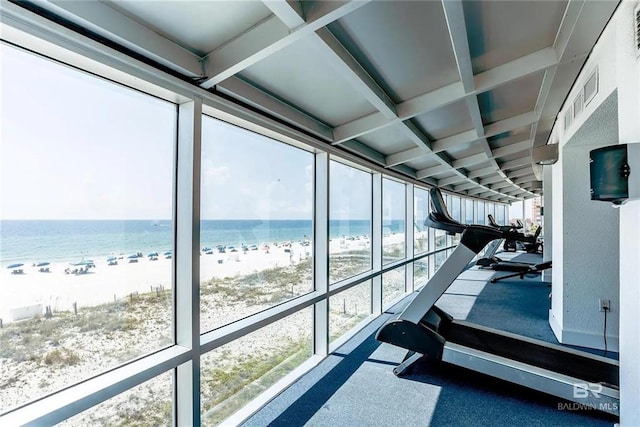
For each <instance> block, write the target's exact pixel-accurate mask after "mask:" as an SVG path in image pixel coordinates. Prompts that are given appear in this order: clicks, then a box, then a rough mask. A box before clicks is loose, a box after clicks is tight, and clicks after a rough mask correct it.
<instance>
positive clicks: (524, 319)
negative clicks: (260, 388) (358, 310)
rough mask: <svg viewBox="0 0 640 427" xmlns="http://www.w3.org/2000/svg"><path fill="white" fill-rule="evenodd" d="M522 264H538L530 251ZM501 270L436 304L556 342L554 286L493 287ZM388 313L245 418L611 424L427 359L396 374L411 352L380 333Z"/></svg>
mask: <svg viewBox="0 0 640 427" xmlns="http://www.w3.org/2000/svg"><path fill="white" fill-rule="evenodd" d="M501 257H502V256H501ZM517 260H518V261H521V262H529V261H532V262H539V259H536V258H535V257H529V256H528V254H527V255H525V254H523V255H522V256H521V255H518V259H517ZM494 274H496V275H503V274H505V273H503V272H498V273H496V272H494V271H491V270H480V269H478V268H475V267H474V268H472V269H469V270H467V271H465V272H464V273H462V274H461V275H460V278H459V279H458V280H457V281H456V282H455V283H454V284H453V285H452V286H451V287H450V288H449V289H448V291H447V293H446V294H445V295H443V297H442V298H441V299H440V300H439V301H438V303H437V305H438V306H439V307H440V308H442V309H444V310H445V311H447V312H448V313H449V314H451V315H452V316H453V317H454V318H457V319H465V320H468V321H471V322H474V323H478V324H482V325H485V326H490V327H493V328H497V329H501V330H506V331H509V332H513V333H517V334H521V335H525V336H528V337H533V338H537V339H541V340H545V341H548V342H554V343H555V342H557V341H556V339H555V337H554V335H553V333H552V331H551V329H550V327H549V325H548V320H547V319H548V310H549V292H550V286H549V283H547V282H542V281H541V280H540V276H536V277H525V279H524V280H520V279H519V278H514V279H510V280H505V281H501V282H497V283H495V284H490V283H487V282H488V280H489V279H490V278H491V277H492V276H493V275H494ZM410 298H411V297H408V298H406V299H405V300H404V301H402V302H400V303H399V304H397V305H396V306H395V307H393V308H392V309H391V310H389V311H388V312H386V313H384V314H383V315H381V316H380V317H378V318H377V319H376V320H374V321H373V322H372V323H371V324H369V325H368V326H367V327H366V328H364V329H363V330H362V331H360V332H359V333H358V334H357V335H356V336H355V337H354V338H353V339H351V340H349V342H347V343H346V344H345V345H343V346H342V347H340V348H339V349H338V350H337V351H336V352H334V353H332V354H331V355H329V357H327V359H325V360H324V361H323V362H322V363H320V364H319V365H318V366H317V367H316V368H314V369H313V370H311V371H310V372H309V373H307V374H306V375H304V376H303V377H302V378H300V379H299V380H298V381H297V382H295V383H294V384H293V385H292V386H291V387H289V388H288V389H287V390H285V391H284V392H283V393H281V394H280V395H279V396H277V397H276V398H275V399H273V400H272V401H271V402H270V403H269V404H267V405H266V406H265V407H264V408H262V409H261V410H260V411H258V412H257V413H256V414H254V415H253V416H252V417H251V418H249V419H248V420H247V421H246V422H245V424H244V425H245V426H247V427H255V426H287V427H292V426H303V425H305V426H324V427H326V426H349V427H356V426H399V427H400V426H402V427H407V426H499V425H504V426H612V425H614V423H615V421H616V420H615V419H614V418H612V417H609V416H606V415H602V414H600V413H597V412H594V411H570V410H563V409H562V408H559V403H560V402H559V399H557V398H554V397H551V396H547V395H544V394H542V393H538V392H535V391H531V390H529V389H526V388H523V387H519V386H515V385H511V384H509V383H506V382H503V381H500V380H497V379H494V378H491V377H488V376H485V375H482V374H477V373H474V372H470V371H466V370H464V369H461V368H457V367H454V366H450V365H446V364H443V363H438V362H433V361H427V360H424V359H422V360H420V361H418V362H417V363H416V364H415V365H414V366H413V367H412V368H411V369H410V370H409V372H407V373H406V374H405V375H404V376H402V377H396V376H395V375H394V374H393V372H392V371H393V368H394V367H395V366H396V365H397V364H398V363H400V362H401V361H402V360H403V358H404V356H405V354H406V352H405V350H403V349H400V348H397V347H394V346H392V345H389V344H384V343H380V342H378V341H377V340H376V339H375V332H376V331H377V329H378V328H379V327H380V326H382V325H383V324H384V322H386V321H387V320H388V319H389V318H391V317H392V316H393V314H394V313H396V312H398V311H399V310H401V309H402V307H403V306H404V304H406V301H407V300H408V299H410Z"/></svg>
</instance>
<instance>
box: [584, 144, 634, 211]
mask: <svg viewBox="0 0 640 427" xmlns="http://www.w3.org/2000/svg"><path fill="white" fill-rule="evenodd" d="M589 157H590V160H591V162H590V163H591V164H590V172H591V200H602V201H608V202H619V201H623V200H625V199H627V198H628V197H629V174H628V167H629V166H628V164H627V145H626V144H620V145H612V146H610V147H603V148H598V149H596V150H592V151H591V152H590V153H589Z"/></svg>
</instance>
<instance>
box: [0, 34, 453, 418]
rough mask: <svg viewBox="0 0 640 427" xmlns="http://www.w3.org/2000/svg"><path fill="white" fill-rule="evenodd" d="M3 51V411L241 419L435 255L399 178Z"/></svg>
mask: <svg viewBox="0 0 640 427" xmlns="http://www.w3.org/2000/svg"><path fill="white" fill-rule="evenodd" d="M2 49H3V54H5V51H6V52H9V53H7V54H6V55H5V56H4V58H3V61H4V62H3V66H4V64H5V63H6V64H10V62H11V61H13V60H16V61H17V62H16V64H17V65H16V66H15V69H12V68H11V67H9V66H8V67H5V68H4V69H3V76H2V78H3V80H5V79H8V80H6V81H8V82H10V84H4V82H3V90H4V89H5V88H6V89H7V90H4V92H3V94H2V101H3V105H11V107H12V108H11V109H4V110H3V112H2V114H3V117H2V123H3V126H2V157H0V165H1V166H2V168H1V169H2V174H3V175H2V178H3V179H2V195H1V196H0V197H2V200H1V201H2V204H1V207H2V210H1V211H0V215H1V217H0V219H1V220H2V228H1V229H0V233H1V237H2V239H0V253H1V256H0V259H1V261H2V265H1V267H2V269H0V274H2V276H1V277H2V283H0V292H1V293H2V294H0V309H1V310H2V313H1V314H0V319H2V323H1V326H2V327H1V328H0V344H1V346H0V365H1V366H2V369H1V371H0V381H2V384H3V386H2V387H1V388H0V397H2V403H1V404H0V405H1V406H0V417H3V416H4V415H5V413H6V411H10V412H13V413H16V412H21V411H22V412H23V413H28V412H30V409H31V407H32V406H31V405H36V404H39V403H41V402H45V404H46V405H50V406H51V408H52V409H51V410H52V411H54V412H55V411H56V410H58V409H59V406H64V410H63V411H60V413H64V414H65V416H67V414H68V415H71V414H75V415H73V416H72V417H71V418H69V419H68V420H66V421H65V423H66V424H67V425H97V424H113V425H132V424H133V425H170V424H171V423H172V422H173V419H172V418H173V416H174V415H175V414H177V413H178V412H179V411H181V412H182V414H184V413H185V410H186V411H187V412H190V411H191V410H192V409H193V413H198V414H199V415H200V417H201V419H202V425H216V424H224V423H225V422H226V421H228V420H229V418H228V417H230V416H231V417H234V416H235V415H234V414H238V413H239V414H240V415H239V416H238V418H233V419H234V420H241V419H242V408H243V407H244V406H245V405H246V404H247V403H249V402H255V400H254V399H258V401H260V399H268V398H269V396H273V395H274V394H275V393H277V392H278V391H279V389H278V387H282V384H284V383H283V382H281V380H282V379H283V378H285V377H286V378H287V379H286V380H285V381H291V378H293V377H292V376H288V374H290V373H291V372H293V371H296V368H299V367H301V366H305V362H306V361H310V360H311V356H312V355H314V354H315V355H317V356H324V355H325V354H326V351H327V349H328V348H330V347H329V345H328V344H329V343H331V345H332V346H334V347H335V346H337V345H339V344H340V343H341V342H344V340H345V339H346V338H348V337H349V336H350V333H351V334H352V333H353V332H354V327H356V326H358V325H360V324H362V321H364V320H370V319H371V317H372V316H371V315H372V314H379V313H380V312H381V310H383V309H384V308H386V307H388V306H389V305H390V304H391V303H392V302H394V301H397V300H398V299H399V298H401V297H402V296H403V295H405V294H406V293H407V292H408V291H410V290H411V288H412V285H414V286H415V287H419V286H422V285H424V283H425V282H426V280H427V279H428V277H429V267H430V266H433V265H434V264H437V266H439V265H441V264H442V263H443V262H444V260H445V259H446V255H447V252H446V251H441V252H439V253H438V254H437V255H433V253H432V252H430V251H433V249H434V248H435V249H438V250H442V249H445V248H446V247H447V246H448V245H449V244H450V243H451V241H448V240H447V236H446V235H445V233H444V232H442V231H440V230H437V231H435V233H434V230H429V229H428V228H427V227H425V226H424V219H425V218H426V216H427V215H428V212H429V208H428V203H429V196H428V192H427V191H426V190H425V188H424V187H419V186H418V185H417V183H415V181H412V180H411V179H409V178H406V177H403V176H401V175H398V174H395V173H393V172H391V171H383V170H381V169H380V168H377V169H376V167H375V166H372V165H369V166H367V165H365V164H363V163H362V162H360V163H358V162H356V160H357V159H354V158H351V159H347V158H346V157H348V156H345V155H344V154H340V153H334V152H333V151H332V152H331V154H330V155H329V154H328V153H326V152H323V151H322V150H321V149H318V148H317V147H315V148H312V147H308V146H306V145H304V144H302V143H297V145H295V146H294V145H290V144H293V143H292V142H291V141H290V140H287V141H288V142H289V143H290V144H285V143H283V142H281V141H277V140H275V139H270V138H267V137H266V136H264V135H262V134H260V133H259V131H260V129H259V128H258V127H257V126H256V128H253V127H251V126H248V127H249V128H251V130H249V129H247V128H241V127H238V126H237V125H236V124H237V122H235V121H234V120H230V119H229V117H227V116H225V120H229V121H230V122H233V123H236V124H231V123H230V122H225V121H221V120H220V119H218V118H214V116H216V117H217V115H216V114H215V110H214V109H213V108H210V109H209V110H207V111H205V113H206V114H205V115H201V114H200V110H199V109H198V108H196V107H194V108H193V110H192V111H193V116H189V111H191V110H189V109H188V108H183V107H184V106H185V105H193V106H196V105H199V104H198V102H199V101H198V99H199V98H198V97H197V96H193V97H192V98H189V99H187V100H185V99H184V97H185V96H186V95H181V100H180V101H175V99H174V98H173V97H171V99H172V100H174V101H175V102H178V103H179V105H176V104H175V103H173V102H168V101H166V100H163V99H159V98H157V97H155V96H151V95H149V94H147V93H143V92H140V91H137V90H132V89H130V88H126V87H123V86H121V85H118V84H116V83H113V82H110V81H106V80H103V79H101V78H98V77H96V76H94V75H89V74H85V73H83V72H80V71H78V70H76V69H73V68H69V67H64V66H61V65H59V64H57V63H55V62H53V61H43V60H42V59H40V58H38V57H36V56H33V55H32V54H27V53H24V52H20V51H17V50H14V49H13V48H9V47H6V46H3V47H2ZM7 58H9V60H7ZM34 61H36V62H37V61H41V62H43V63H40V62H38V63H35V64H34ZM33 70H39V71H38V73H44V75H43V76H40V77H38V76H36V75H33ZM51 79H53V80H54V81H50V80H51ZM30 91H33V93H31V92H30ZM42 94H47V96H42ZM49 95H51V96H49ZM36 98H38V99H39V102H38V103H33V102H28V104H27V100H29V99H36ZM176 98H178V97H176ZM205 104H206V102H205ZM189 108H191V107H189ZM178 112H179V113H178ZM185 114H186V116H187V119H186V121H187V122H189V119H191V121H190V123H191V124H195V128H196V129H193V134H192V135H191V136H189V135H188V134H189V132H188V130H187V131H185V130H184V128H183V126H184V124H183V122H182V120H183V119H185ZM34 123H37V124H38V126H33V124H34ZM243 126H244V124H243ZM187 127H188V126H187ZM200 132H201V138H200V137H199V135H200ZM185 134H187V136H185ZM270 135H271V136H273V134H272V133H270ZM176 141H177V146H176ZM193 147H196V148H197V151H195V152H194V154H193V158H188V156H187V157H184V155H185V154H184V153H185V152H188V151H189V149H190V148H193ZM181 156H182V157H181ZM322 156H324V161H325V167H324V170H323V169H322V167H319V166H318V165H321V161H320V160H319V159H320V158H321V157H322ZM329 157H330V158H331V160H329ZM185 158H186V160H185ZM318 169H320V170H318ZM185 179H186V184H185ZM322 183H324V184H325V187H326V188H325V190H326V191H325V192H324V193H323V192H322V191H320V192H318V191H317V190H318V188H323V184H322ZM408 186H409V187H408ZM412 186H414V187H413V189H412ZM412 193H413V203H410V202H411V199H408V200H407V197H411V194H412ZM407 195H409V196H407ZM191 197H192V198H193V199H191ZM445 197H446V198H447V203H448V205H449V209H450V210H451V212H452V215H453V216H454V218H456V219H459V220H460V219H461V214H462V201H461V200H460V198H459V197H458V196H453V195H446V196H445ZM191 203H192V204H191ZM411 206H413V209H411ZM374 209H375V210H374ZM321 210H326V213H325V216H324V219H325V221H324V222H323V221H321V220H320V221H315V222H314V220H316V219H317V218H318V212H319V211H321ZM185 217H186V218H187V219H185ZM320 217H322V215H320ZM190 221H191V222H190ZM318 222H320V223H324V226H325V228H324V234H323V233H322V232H321V231H322V227H319V225H318V224H317V223H318ZM412 222H413V224H414V232H413V233H412V234H411V233H410V234H409V237H407V236H406V230H407V228H406V224H407V223H408V224H411V223H412ZM319 230H320V231H319ZM430 233H431V234H430ZM412 235H413V245H414V247H413V253H412V250H411V249H412V248H411V246H407V242H406V239H407V238H408V239H409V243H410V240H411V239H412V237H411V236H412ZM430 235H431V238H432V241H431V242H430V239H429V237H430ZM434 235H435V239H434V238H433V237H434ZM321 241H322V242H324V243H325V245H324V248H325V250H316V249H317V248H318V247H322V244H321V243H322V242H321ZM185 242H186V243H187V244H186V245H185ZM189 242H194V244H193V245H192V246H189V245H188V243H189ZM195 242H197V244H195ZM430 245H431V247H430ZM314 252H316V253H314ZM428 254H429V255H428ZM427 255H428V256H427ZM318 256H320V258H323V257H324V258H323V259H322V262H320V261H318ZM414 257H416V258H420V257H421V258H420V259H413V258H414ZM185 266H187V270H185V269H184V267H185ZM6 267H10V268H6ZM383 271H384V272H383ZM327 277H328V278H329V281H328V283H324V284H322V283H321V282H322V281H323V280H324V281H325V282H326V279H327ZM411 278H412V279H413V281H414V283H413V284H412V283H410V282H409V283H407V280H411ZM5 284H9V285H10V286H7V287H5V286H3V285H5ZM324 285H327V286H324ZM185 297H186V298H185ZM189 334H191V336H189ZM185 336H188V339H185ZM323 340H324V344H327V345H324V346H323ZM313 360H315V359H313ZM308 365H310V364H308ZM5 368H7V369H5ZM189 369H191V370H192V371H189ZM296 372H297V371H296ZM86 390H90V392H87V391H86ZM280 391H281V390H280ZM52 393H54V394H55V395H53V396H52V397H45V398H44V400H43V401H40V402H35V403H34V402H33V400H34V399H36V398H39V397H40V396H46V395H48V394H52ZM189 393H193V396H198V398H197V399H196V398H195V397H193V396H191V397H192V398H193V399H192V400H190V398H189V397H188V394H189ZM61 394H63V395H64V399H62V400H59V399H57V397H59V396H60V395H61ZM185 395H187V397H186V398H185V397H184V396H185ZM69 396H71V397H69ZM61 401H64V402H66V403H59V402H61ZM78 402H80V403H78ZM185 402H186V403H185ZM196 402H199V407H196V406H193V405H195V404H196ZM185 404H186V405H187V406H186V408H185ZM254 404H255V403H254ZM20 405H26V406H24V407H23V408H18V409H17V410H16V411H14V410H13V409H10V408H12V407H17V406H20ZM56 405H58V407H57V406H56ZM189 405H191V406H189ZM78 408H80V409H78ZM177 408H180V409H179V410H178V409H177ZM82 409H86V410H85V411H83V412H79V411H81V410H82ZM238 411H240V412H238ZM76 412H79V413H76ZM55 416H58V417H59V414H57V415H55ZM56 422H57V421H56ZM0 424H1V422H0ZM178 425H180V422H178Z"/></svg>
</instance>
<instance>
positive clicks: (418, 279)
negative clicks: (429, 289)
mask: <svg viewBox="0 0 640 427" xmlns="http://www.w3.org/2000/svg"><path fill="white" fill-rule="evenodd" d="M428 280H429V257H425V258H422V259H421V260H419V261H416V262H414V263H413V289H418V288H421V287H422V286H424V285H426V284H427V281H428Z"/></svg>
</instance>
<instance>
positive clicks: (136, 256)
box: [127, 254, 138, 259]
mask: <svg viewBox="0 0 640 427" xmlns="http://www.w3.org/2000/svg"><path fill="white" fill-rule="evenodd" d="M135 258H138V254H131V255H129V256H128V257H127V259H135Z"/></svg>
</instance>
